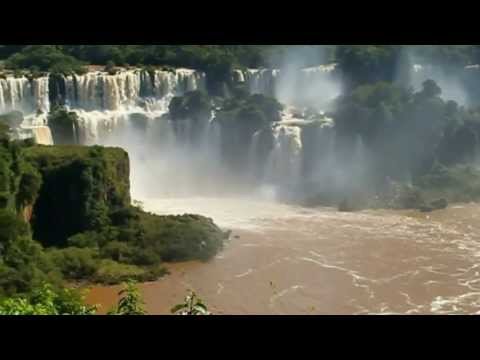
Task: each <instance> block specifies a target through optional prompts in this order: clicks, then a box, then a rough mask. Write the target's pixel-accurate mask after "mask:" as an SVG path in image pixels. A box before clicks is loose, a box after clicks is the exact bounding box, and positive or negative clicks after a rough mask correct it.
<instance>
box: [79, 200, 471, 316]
mask: <svg viewBox="0 0 480 360" xmlns="http://www.w3.org/2000/svg"><path fill="white" fill-rule="evenodd" d="M144 202H145V208H146V210H148V211H152V212H156V213H158V214H183V213H198V214H202V215H205V216H209V217H211V218H213V219H214V221H215V222H216V223H217V224H218V225H220V226H221V227H224V228H228V229H232V230H233V234H232V237H231V239H230V240H229V242H228V243H227V244H226V247H225V250H224V251H223V252H221V253H220V254H218V256H217V257H216V258H215V259H213V260H211V261H210V262H208V263H197V262H190V263H180V264H174V265H170V266H168V267H169V269H170V271H171V275H169V276H166V277H164V278H162V279H160V280H159V281H157V282H154V283H148V284H143V285H142V286H141V290H142V293H143V296H144V299H145V301H146V307H147V310H148V312H149V313H150V314H168V313H169V310H170V308H171V307H172V306H173V305H175V304H177V303H179V302H181V300H182V299H183V298H184V296H185V294H186V293H187V290H189V289H192V290H194V291H196V292H197V293H198V294H199V296H200V297H201V298H202V299H204V300H205V302H206V303H207V304H208V306H209V309H210V310H211V311H212V312H213V313H215V314H234V315H236V314H275V315H276V314H293V315H297V314H299V315H302V314H305V315H306V314H349V315H350V314H359V315H360V314H480V221H479V220H480V205H477V204H461V205H454V206H451V207H450V208H448V209H446V210H441V211H437V212H433V213H428V214H425V213H419V212H416V211H389V210H369V211H363V212H357V213H339V212H337V211H336V210H335V209H329V208H316V209H307V208H302V207H296V206H290V205H282V204H276V203H271V202H263V201H256V200H251V199H250V200H246V199H243V200H241V199H221V198H186V199H158V200H151V199H150V200H146V201H144ZM117 290H118V288H117V287H96V288H94V289H92V291H91V292H90V294H89V296H88V299H87V300H88V302H89V303H93V304H100V305H102V308H101V310H102V311H105V310H106V309H108V308H109V306H111V305H112V304H113V303H115V301H116V300H117V299H116V292H117Z"/></svg>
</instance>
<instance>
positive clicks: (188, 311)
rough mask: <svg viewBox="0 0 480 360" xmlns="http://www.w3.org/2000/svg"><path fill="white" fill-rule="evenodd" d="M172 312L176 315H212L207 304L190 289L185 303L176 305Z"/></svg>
mask: <svg viewBox="0 0 480 360" xmlns="http://www.w3.org/2000/svg"><path fill="white" fill-rule="evenodd" d="M171 313H172V314H175V315H210V313H209V312H208V308H207V306H206V305H205V304H204V303H203V301H202V300H201V299H200V298H199V297H198V296H197V294H195V292H193V291H190V294H188V295H187V296H186V297H185V300H184V302H183V303H181V304H178V305H176V306H174V307H173V308H172V310H171Z"/></svg>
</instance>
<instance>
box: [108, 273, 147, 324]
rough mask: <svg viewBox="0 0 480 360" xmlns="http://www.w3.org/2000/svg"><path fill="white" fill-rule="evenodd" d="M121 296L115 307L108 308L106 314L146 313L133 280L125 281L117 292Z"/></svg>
mask: <svg viewBox="0 0 480 360" xmlns="http://www.w3.org/2000/svg"><path fill="white" fill-rule="evenodd" d="M118 295H119V296H120V297H121V298H120V300H119V302H118V305H117V307H116V308H114V309H112V310H110V311H109V312H108V315H124V316H125V315H129V316H138V315H146V314H147V312H146V311H145V308H144V305H145V304H144V302H143V299H142V297H141V296H140V294H139V292H138V289H137V288H136V286H135V283H134V282H131V281H129V282H127V283H126V284H125V286H124V288H123V289H122V290H121V291H120V292H119V293H118Z"/></svg>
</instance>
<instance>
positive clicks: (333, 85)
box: [233, 64, 341, 107]
mask: <svg viewBox="0 0 480 360" xmlns="http://www.w3.org/2000/svg"><path fill="white" fill-rule="evenodd" d="M336 69H337V65H336V64H328V65H320V66H316V67H310V68H303V69H289V68H286V69H283V70H279V69H247V70H245V71H241V70H237V71H235V72H234V76H233V80H234V81H237V82H239V83H245V84H246V85H247V88H248V90H249V92H250V93H251V94H262V95H266V96H272V97H275V98H277V99H278V100H279V101H280V102H282V103H286V104H290V105H299V106H305V105H307V104H308V105H311V104H315V105H316V106H319V107H322V106H324V105H325V104H327V103H328V102H329V101H331V100H333V99H334V98H336V97H337V96H338V95H340V93H341V88H340V86H339V81H338V80H337V79H336V72H335V70H336Z"/></svg>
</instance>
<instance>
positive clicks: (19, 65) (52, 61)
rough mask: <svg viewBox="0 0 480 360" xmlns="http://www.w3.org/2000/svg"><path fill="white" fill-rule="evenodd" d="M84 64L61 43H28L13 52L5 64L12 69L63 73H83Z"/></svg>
mask: <svg viewBox="0 0 480 360" xmlns="http://www.w3.org/2000/svg"><path fill="white" fill-rule="evenodd" d="M3 46H4V47H5V46H6V45H3ZM13 46H18V45H13ZM83 65H84V63H83V62H81V61H79V60H78V59H76V58H75V57H73V56H71V55H68V54H67V53H65V52H64V51H63V48H62V46H61V45H27V46H25V47H23V48H22V49H21V50H20V51H18V52H15V53H13V54H12V55H11V56H10V57H9V58H8V59H7V60H6V62H5V66H6V67H7V68H11V69H30V70H32V71H33V72H38V71H39V70H40V71H49V72H53V73H61V74H69V73H72V72H80V73H81V72H83V71H84V70H83V69H82V67H83Z"/></svg>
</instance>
